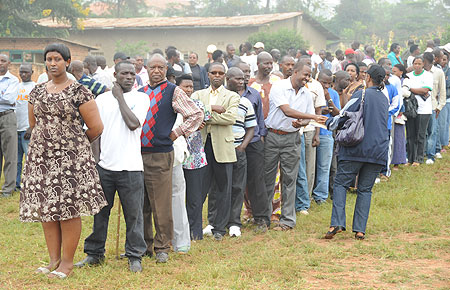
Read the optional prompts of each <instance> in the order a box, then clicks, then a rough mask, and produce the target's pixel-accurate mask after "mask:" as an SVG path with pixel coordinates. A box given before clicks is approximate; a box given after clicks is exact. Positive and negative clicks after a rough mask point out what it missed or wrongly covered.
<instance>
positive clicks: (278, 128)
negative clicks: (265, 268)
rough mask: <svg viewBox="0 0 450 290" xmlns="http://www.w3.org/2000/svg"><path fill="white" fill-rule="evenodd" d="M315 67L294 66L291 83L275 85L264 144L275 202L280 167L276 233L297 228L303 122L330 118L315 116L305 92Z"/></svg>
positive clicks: (269, 187) (267, 176)
mask: <svg viewBox="0 0 450 290" xmlns="http://www.w3.org/2000/svg"><path fill="white" fill-rule="evenodd" d="M310 77H311V67H310V66H308V65H307V64H305V62H303V61H299V62H297V63H296V64H295V66H294V72H293V74H292V76H291V77H289V78H288V79H284V80H280V81H278V82H276V83H274V84H273V86H272V88H271V90H270V97H269V114H268V116H267V118H266V120H265V123H266V127H267V128H268V131H269V132H268V133H267V136H266V138H265V142H264V145H265V147H264V167H265V183H266V190H267V195H268V200H272V199H273V195H274V188H275V177H276V174H277V169H278V164H280V171H281V174H282V179H281V194H282V196H281V200H282V205H281V217H280V224H279V226H277V227H275V228H274V230H281V231H285V230H290V229H292V228H293V227H294V226H295V224H296V214H295V181H296V179H297V174H298V168H299V161H300V134H299V127H300V126H302V125H304V124H303V123H302V120H301V119H313V120H315V121H318V122H321V123H324V122H325V120H326V119H327V117H325V116H318V115H315V114H314V104H313V100H312V97H311V93H310V91H309V90H308V89H306V88H305V85H306V84H307V82H308V80H309V78H310Z"/></svg>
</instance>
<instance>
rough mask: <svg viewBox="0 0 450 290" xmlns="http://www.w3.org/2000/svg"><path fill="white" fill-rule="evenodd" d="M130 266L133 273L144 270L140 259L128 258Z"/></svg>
mask: <svg viewBox="0 0 450 290" xmlns="http://www.w3.org/2000/svg"><path fill="white" fill-rule="evenodd" d="M128 267H129V269H130V271H131V272H133V273H138V272H142V265H141V260H139V259H133V258H131V259H128Z"/></svg>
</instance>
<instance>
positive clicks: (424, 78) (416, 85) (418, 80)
mask: <svg viewBox="0 0 450 290" xmlns="http://www.w3.org/2000/svg"><path fill="white" fill-rule="evenodd" d="M407 76H408V77H409V80H408V84H409V87H410V88H411V89H420V88H427V89H430V92H431V90H433V74H432V73H430V72H428V71H426V70H423V72H422V73H421V74H419V75H416V74H415V73H414V71H412V72H410V73H408V74H407ZM430 92H428V94H429V97H428V98H427V99H426V100H425V101H424V100H423V99H422V98H421V97H420V96H416V99H417V103H418V104H419V108H418V109H417V114H420V115H426V114H432V113H433V106H432V104H431V93H430Z"/></svg>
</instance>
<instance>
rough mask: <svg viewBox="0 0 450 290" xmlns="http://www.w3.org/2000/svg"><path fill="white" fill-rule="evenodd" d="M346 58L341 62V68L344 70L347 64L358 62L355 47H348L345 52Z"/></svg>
mask: <svg viewBox="0 0 450 290" xmlns="http://www.w3.org/2000/svg"><path fill="white" fill-rule="evenodd" d="M344 54H345V60H343V61H342V62H341V68H342V70H344V68H345V66H346V65H347V64H349V63H356V56H355V51H354V50H353V48H347V49H346V50H345V52H344Z"/></svg>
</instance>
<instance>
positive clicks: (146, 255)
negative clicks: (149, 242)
mask: <svg viewBox="0 0 450 290" xmlns="http://www.w3.org/2000/svg"><path fill="white" fill-rule="evenodd" d="M142 257H149V258H152V257H153V252H152V251H145V253H144V255H142Z"/></svg>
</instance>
